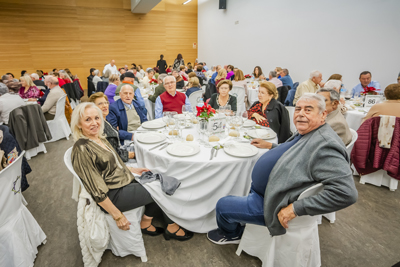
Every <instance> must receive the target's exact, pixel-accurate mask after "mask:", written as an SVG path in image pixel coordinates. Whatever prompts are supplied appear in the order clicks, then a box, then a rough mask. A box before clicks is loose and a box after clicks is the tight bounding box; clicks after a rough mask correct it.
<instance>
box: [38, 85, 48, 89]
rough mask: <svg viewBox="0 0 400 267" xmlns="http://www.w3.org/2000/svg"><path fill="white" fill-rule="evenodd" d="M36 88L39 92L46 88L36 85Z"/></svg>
mask: <svg viewBox="0 0 400 267" xmlns="http://www.w3.org/2000/svg"><path fill="white" fill-rule="evenodd" d="M36 87H37V89H39V90H46V87H44V86H40V85H36Z"/></svg>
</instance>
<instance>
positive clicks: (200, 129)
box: [197, 119, 208, 145]
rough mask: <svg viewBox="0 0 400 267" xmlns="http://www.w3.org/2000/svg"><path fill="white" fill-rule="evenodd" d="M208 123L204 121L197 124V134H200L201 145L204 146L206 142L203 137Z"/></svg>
mask: <svg viewBox="0 0 400 267" xmlns="http://www.w3.org/2000/svg"><path fill="white" fill-rule="evenodd" d="M207 125H208V122H207V121H206V120H204V119H201V120H199V123H198V124H197V132H198V133H199V144H200V145H204V144H205V143H204V140H203V135H204V130H205V129H207Z"/></svg>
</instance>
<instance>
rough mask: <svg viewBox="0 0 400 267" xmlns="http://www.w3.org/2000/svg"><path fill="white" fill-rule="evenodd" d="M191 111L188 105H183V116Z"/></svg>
mask: <svg viewBox="0 0 400 267" xmlns="http://www.w3.org/2000/svg"><path fill="white" fill-rule="evenodd" d="M189 110H190V109H188V108H186V105H182V114H184V115H186V114H188V112H189Z"/></svg>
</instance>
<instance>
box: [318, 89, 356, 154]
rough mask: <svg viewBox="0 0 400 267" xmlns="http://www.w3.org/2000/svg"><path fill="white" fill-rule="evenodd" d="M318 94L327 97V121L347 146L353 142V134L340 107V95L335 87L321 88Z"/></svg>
mask: <svg viewBox="0 0 400 267" xmlns="http://www.w3.org/2000/svg"><path fill="white" fill-rule="evenodd" d="M317 94H319V95H322V96H323V97H324V98H325V105H326V112H327V113H328V115H327V116H326V119H325V122H326V123H327V124H329V125H330V126H331V127H332V129H333V130H334V131H335V132H336V133H337V135H339V137H340V139H342V141H343V143H344V144H345V145H346V146H347V145H348V144H350V143H351V139H352V134H351V132H350V128H349V125H348V124H347V121H346V119H345V118H344V117H343V115H342V112H341V110H340V108H339V103H340V95H339V93H338V92H337V91H335V90H333V89H324V88H322V89H319V90H318V91H317Z"/></svg>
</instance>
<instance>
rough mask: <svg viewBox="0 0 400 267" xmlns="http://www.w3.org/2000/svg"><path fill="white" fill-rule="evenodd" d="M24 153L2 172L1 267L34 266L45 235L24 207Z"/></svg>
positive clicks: (0, 181)
mask: <svg viewBox="0 0 400 267" xmlns="http://www.w3.org/2000/svg"><path fill="white" fill-rule="evenodd" d="M23 156H24V152H22V153H21V155H20V156H19V157H18V159H17V160H15V161H14V162H13V163H12V164H10V165H9V166H7V168H5V169H4V170H3V171H1V172H0V266H7V267H16V266H18V267H19V266H33V263H34V261H35V258H36V254H37V253H38V250H37V247H38V246H39V245H40V244H42V243H43V244H45V243H46V235H45V233H44V232H43V231H42V229H41V228H40V226H39V224H38V223H37V221H36V220H35V218H34V217H33V216H32V214H31V213H30V212H29V210H28V209H27V208H26V207H25V205H23V196H22V193H21V179H20V178H21V164H22V158H23Z"/></svg>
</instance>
